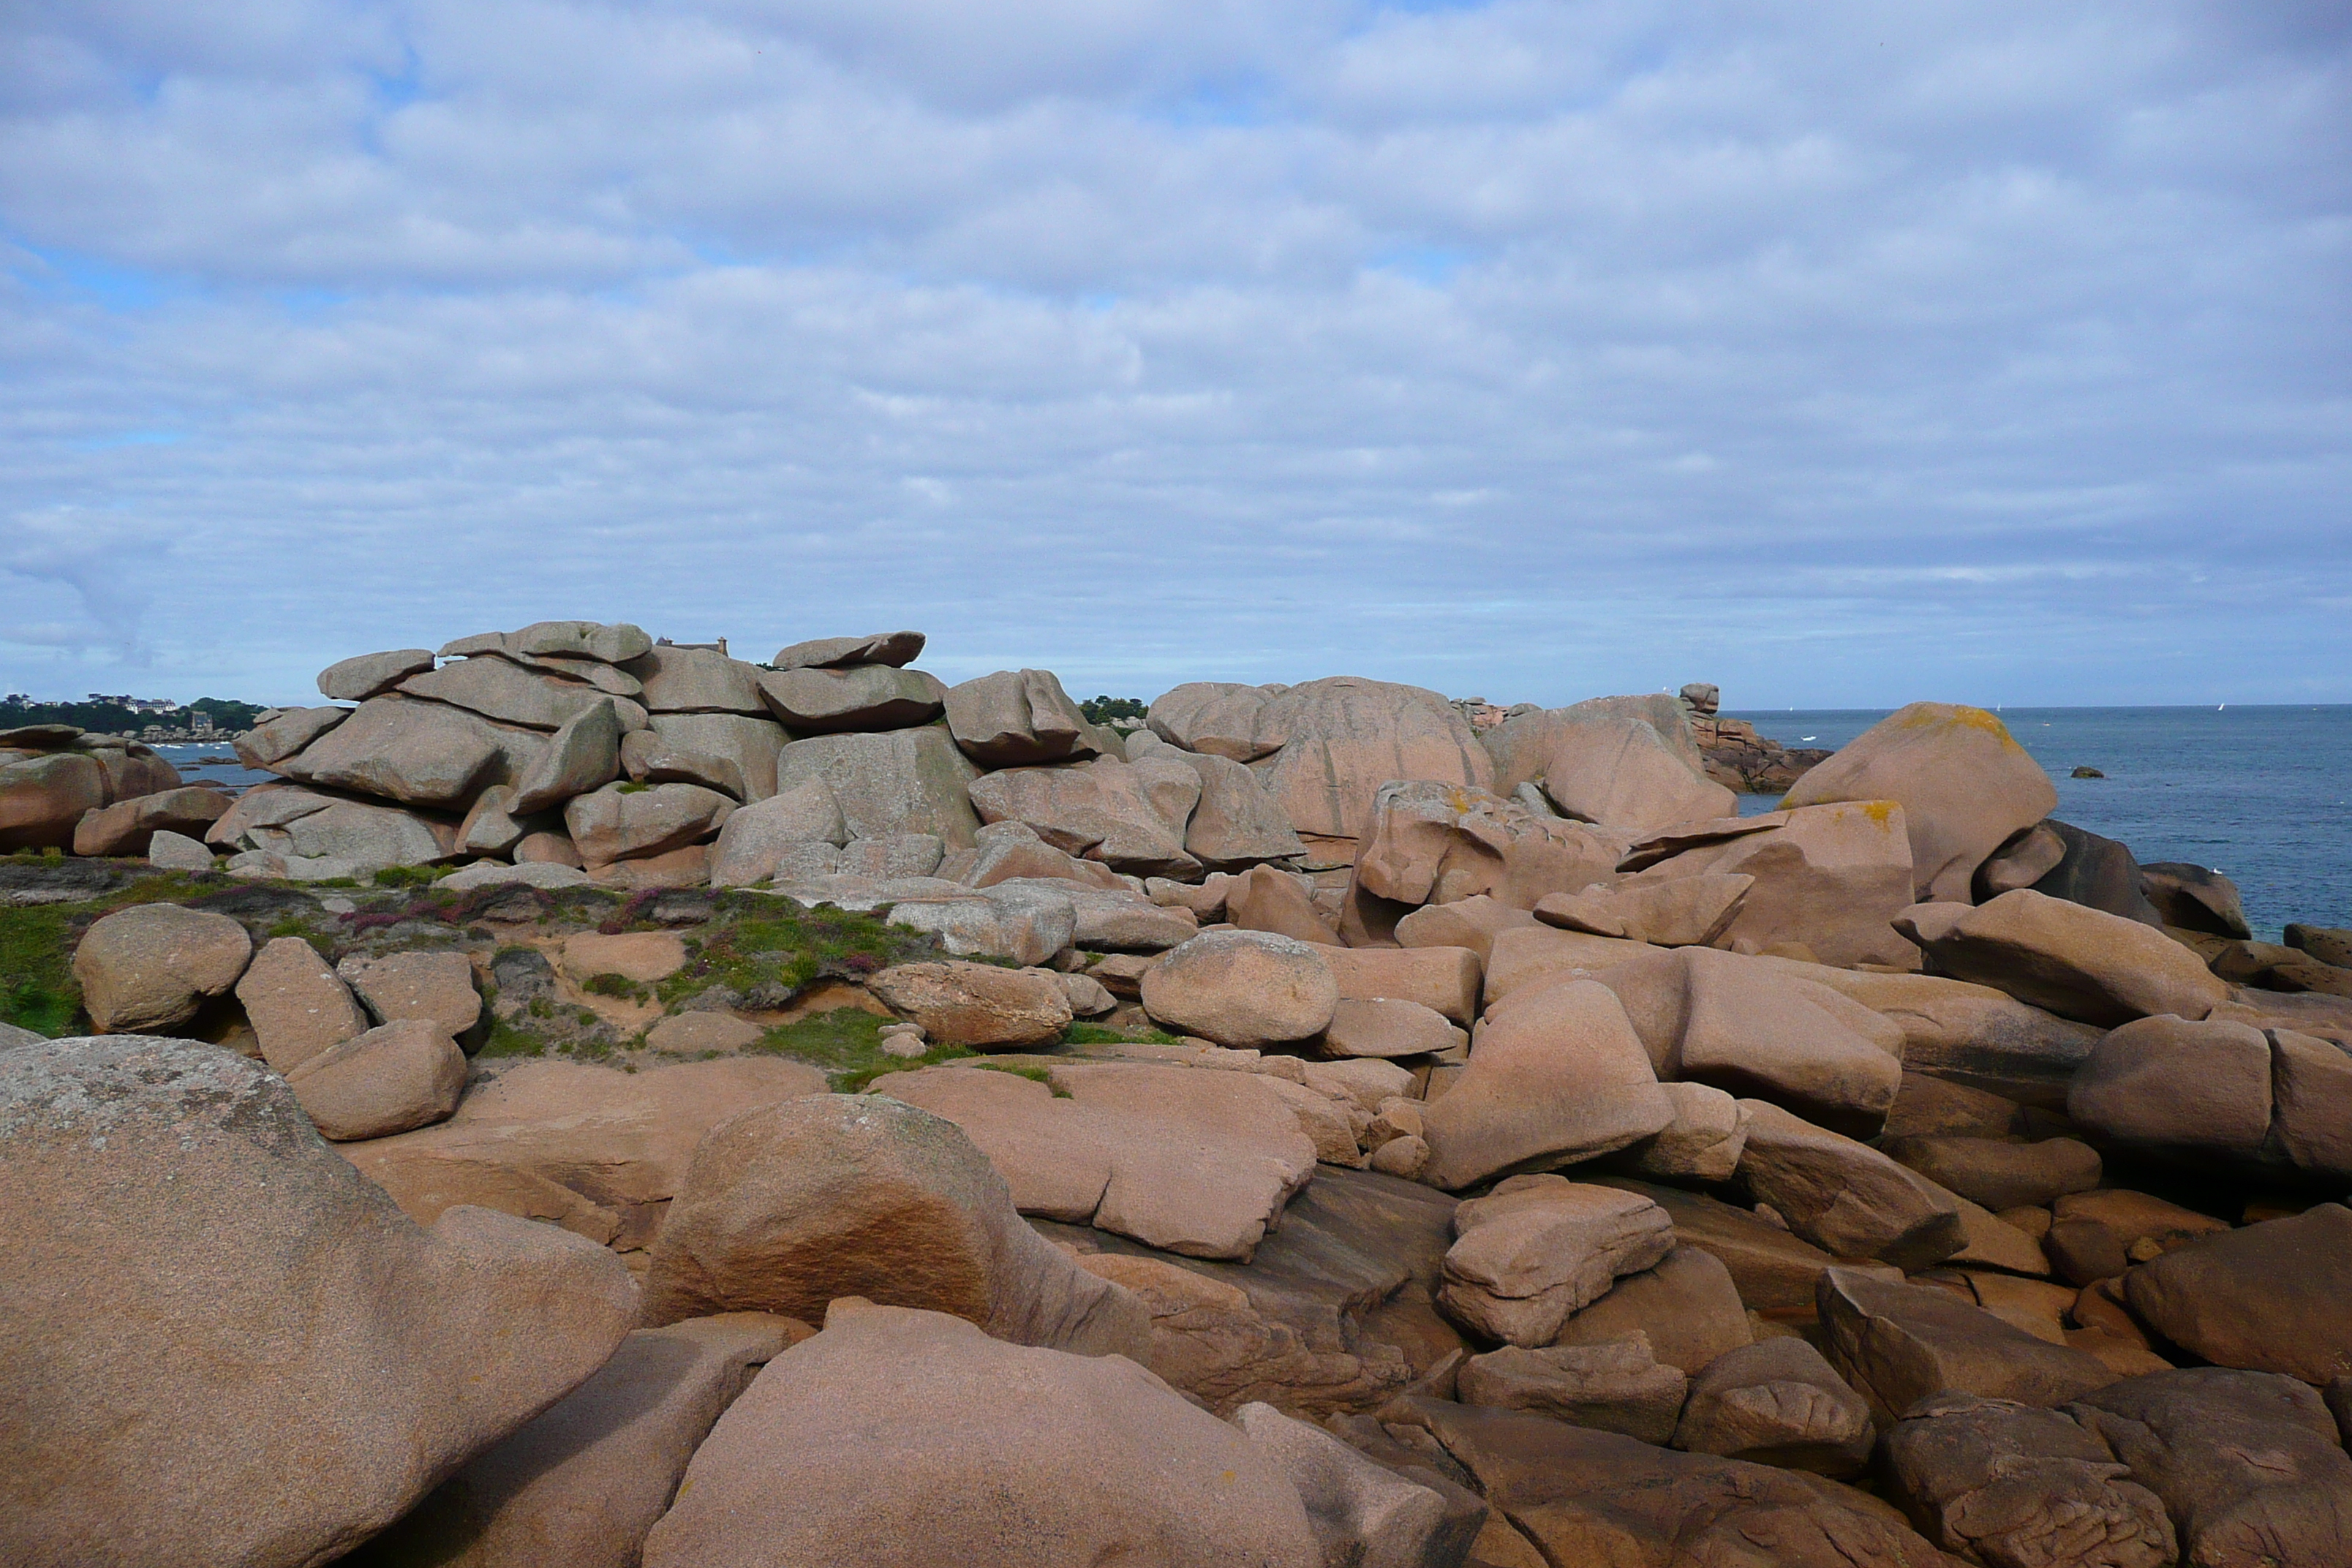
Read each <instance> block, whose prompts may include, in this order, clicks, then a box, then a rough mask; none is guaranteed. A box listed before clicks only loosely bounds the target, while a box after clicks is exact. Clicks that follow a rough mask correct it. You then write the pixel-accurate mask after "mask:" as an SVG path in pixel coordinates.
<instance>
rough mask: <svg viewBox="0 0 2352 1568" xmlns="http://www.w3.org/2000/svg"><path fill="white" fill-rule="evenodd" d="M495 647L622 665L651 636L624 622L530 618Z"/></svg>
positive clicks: (524, 654)
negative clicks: (540, 619)
mask: <svg viewBox="0 0 2352 1568" xmlns="http://www.w3.org/2000/svg"><path fill="white" fill-rule="evenodd" d="M498 646H499V647H501V648H504V649H506V650H508V651H509V652H512V653H516V654H520V655H521V656H522V657H524V658H556V659H566V660H579V661H594V662H597V663H601V664H626V663H627V662H628V661H629V660H631V659H633V658H637V657H639V656H640V655H642V654H644V653H645V652H646V650H647V649H648V648H651V647H653V646H654V639H653V638H652V637H649V636H647V635H646V631H645V629H644V628H643V627H640V626H631V625H630V624H629V623H628V622H626V621H611V622H605V621H533V622H532V623H531V624H530V625H529V626H524V627H523V628H522V629H521V630H520V631H511V632H508V633H507V634H506V635H505V636H503V637H499V638H498ZM441 657H442V658H451V657H453V655H452V652H451V649H450V648H448V647H445V648H443V649H442V650H441Z"/></svg>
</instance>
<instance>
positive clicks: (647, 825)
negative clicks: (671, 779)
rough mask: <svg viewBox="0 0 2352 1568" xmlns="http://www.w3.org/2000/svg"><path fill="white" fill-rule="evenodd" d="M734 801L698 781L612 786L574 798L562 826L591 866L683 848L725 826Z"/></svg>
mask: <svg viewBox="0 0 2352 1568" xmlns="http://www.w3.org/2000/svg"><path fill="white" fill-rule="evenodd" d="M735 809H736V807H735V803H734V802H733V801H731V800H730V799H728V798H727V796H725V795H721V794H719V792H718V791H717V790H715V789H704V788H703V787H702V786H701V785H699V784H650V785H647V786H646V787H644V788H635V787H634V786H632V787H629V788H623V787H622V786H619V785H612V786H608V787H606V788H604V789H600V790H595V791H593V792H592V793H590V794H587V795H578V796H575V797H574V798H573V799H572V801H571V803H570V804H569V805H565V806H564V808H563V826H564V828H565V830H566V831H567V832H569V833H570V834H571V835H572V843H573V844H575V845H577V846H578V847H579V849H580V858H581V859H582V860H583V861H585V862H586V863H587V866H588V868H589V869H590V870H592V871H593V870H595V869H596V868H599V867H602V866H609V865H611V864H613V863H614V861H616V860H642V859H646V858H651V857H653V856H656V855H660V854H664V853H667V851H669V850H672V849H682V848H684V847H687V846H688V845H690V844H693V843H694V842H696V841H697V840H698V839H700V838H702V837H706V836H708V835H709V834H712V833H714V832H716V831H718V830H719V828H720V827H722V826H725V825H726V822H727V819H728V818H729V817H730V816H733V815H734V813H735Z"/></svg>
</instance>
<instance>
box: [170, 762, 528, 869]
mask: <svg viewBox="0 0 2352 1568" xmlns="http://www.w3.org/2000/svg"><path fill="white" fill-rule="evenodd" d="M457 826H458V823H457V819H456V818H454V817H449V816H433V815H428V814H425V813H422V812H415V811H408V810H404V809H403V808H401V807H399V806H393V805H380V804H377V803H373V802H370V801H365V800H359V799H354V798H352V797H351V796H347V795H335V794H331V793H328V792H326V791H323V790H314V789H309V788H306V787H304V786H302V785H299V784H256V785H255V786H254V787H253V788H251V789H249V790H247V791H246V792H245V793H244V794H243V795H239V796H237V799H236V805H233V806H231V807H230V808H229V809H228V812H227V814H226V816H223V817H221V819H220V820H219V821H217V822H215V823H214V824H213V825H212V827H211V829H210V830H209V831H208V832H206V833H205V842H206V843H208V844H213V845H215V846H218V847H221V848H223V849H225V850H227V851H229V852H230V853H232V854H234V853H235V852H236V851H238V850H241V849H252V850H261V851H264V852H266V853H268V854H271V855H276V856H281V857H285V858H297V857H299V858H306V859H309V858H333V859H339V860H342V861H345V862H347V863H348V864H349V867H350V869H348V870H346V871H344V872H343V873H341V874H342V875H345V876H350V875H354V874H357V873H358V872H360V871H362V870H366V871H373V870H376V869H380V868H383V867H386V866H429V865H432V864H433V863H435V862H436V861H439V860H444V859H446V858H448V857H449V856H450V855H452V854H454V853H455V852H456V850H457ZM517 852H518V853H520V847H518V851H517Z"/></svg>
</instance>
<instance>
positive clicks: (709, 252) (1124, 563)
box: [0, 0, 2352, 705]
mask: <svg viewBox="0 0 2352 1568" xmlns="http://www.w3.org/2000/svg"><path fill="white" fill-rule="evenodd" d="M2347 110H2352V28H2347V26H2344V25H2343V23H2342V20H2341V17H2340V16H2338V15H2337V13H2336V10H2335V9H2334V8H2330V7H2323V6H2317V5H2287V4H2273V5H2227V6H2225V5H2220V4H2218V3H2212V4H2208V3H2206V0H2159V3H2158V4H2155V5H2130V6H2126V5H2122V4H2120V3H2112V4H2093V5H2087V6H2075V7H2069V8H2063V9H2059V10H2054V11H2053V10H2052V9H2051V8H2048V7H2038V6H2029V5H2021V4H1995V5H1966V6H1963V5H1956V4H1954V5H1946V4H1929V5H1919V6H1914V7H1906V8H1904V9H1902V10H1900V11H1889V10H1887V9H1886V8H1885V7H1883V6H1863V5H1856V4H1852V3H1849V0H1829V3H1827V4H1824V5H1819V6H1812V7H1799V8H1790V7H1784V6H1766V5H1759V4H1755V3H1753V0H1714V3H1710V4H1702V5H1697V6H1690V7H1677V8H1673V9H1671V10H1670V9H1668V8H1666V7H1663V6H1660V5H1655V4H1654V3H1648V4H1637V3H1633V0H1596V3H1594V4H1590V5H1575V6H1568V5H1557V4H1538V3H1534V0H1492V3H1490V4H1483V5H1480V4H1470V5H1444V6H1438V7H1430V8H1410V9H1409V8H1401V7H1386V6H1380V5H1365V4H1360V3H1356V0H1301V3H1299V4H1296V5H1285V6H1279V7H1270V6H1264V5H1235V4H1220V3H1212V4H1206V5H1203V4H1198V3H1195V4H1188V5H1175V4H1173V3H1172V0H1171V3H1165V4H1163V3H1160V0H1111V3H1108V4H1090V5H1079V4H1076V0H1034V3H1032V4H1027V5H1007V6H999V7H993V8H985V9H976V8H973V7H971V6H968V5H950V4H946V3H944V0H887V3H885V4H877V5H868V6H862V7H852V6H842V5H819V4H815V3H814V0H770V3H753V0H665V3H662V4H656V5H617V4H590V3H585V0H530V3H529V4H524V5H513V6H503V7H488V8H485V7H481V6H478V5H456V4H453V3H449V0H415V3H402V0H386V3H382V4H329V3H325V0H317V3H305V0H225V3H224V5H221V6H219V7H216V8H214V9H212V10H209V11H208V12H207V21H206V24H205V26H202V27H196V26H190V25H187V24H186V23H185V22H184V19H183V18H182V17H181V14H180V13H178V12H176V11H174V10H173V8H171V7H168V6H155V5H152V4H144V3H142V4H127V3H116V4H92V5H78V6H73V7H51V8H21V7H20V8H17V9H16V10H13V11H9V12H6V13H5V15H0V355H5V358H6V363H9V364H10V365H11V366H12V373H13V374H11V375H10V376H9V377H7V378H5V379H0V420H4V421H5V429H6V431H7V436H6V437H5V440H6V447H5V450H6V452H7V454H8V456H7V458H6V463H7V471H8V474H9V480H10V483H9V498H10V504H11V505H13V506H15V507H16V508H17V509H19V510H16V511H14V512H12V513H7V514H0V563H8V564H6V566H5V570H7V571H9V572H10V573H12V574H15V575H14V577H13V578H11V579H8V580H5V581H0V587H5V589H7V590H8V591H9V592H10V593H11V595H12V596H13V597H15V598H16V599H18V600H20V601H22V602H23V603H24V604H25V605H26V606H27V607H26V609H24V610H23V611H22V612H21V613H18V614H15V615H11V616H6V617H0V679H5V681H7V682H8V683H10V684H23V683H26V682H34V681H39V680H43V679H51V680H52V683H53V684H59V685H61V686H62V685H70V684H71V680H72V679H79V676H78V674H76V675H73V676H71V677H70V678H69V677H68V673H67V672H66V670H65V669H64V668H63V667H60V666H59V665H58V660H59V659H61V658H63V659H68V660H78V661H81V662H83V663H95V664H99V665H103V664H104V663H105V662H107V661H111V660H126V659H134V658H152V665H151V668H152V670H153V675H152V680H154V681H159V682H168V683H171V686H172V689H173V692H174V693H175V694H178V695H183V696H193V695H195V694H196V691H197V690H198V689H203V690H205V691H227V690H231V689H236V690H240V691H243V692H245V693H247V694H248V695H252V696H255V697H257V698H279V699H285V698H292V697H296V696H299V695H300V694H301V693H302V692H303V691H304V690H305V689H307V688H308V686H309V675H310V672H311V671H312V670H315V669H316V668H319V667H320V666H321V665H323V664H325V663H327V662H328V661H330V660H331V659H333V658H340V657H342V656H344V655H346V654H350V653H354V652H359V651H363V650H364V649H365V648H368V647H389V646H407V645H414V644H417V643H424V644H427V645H431V644H436V643H438V642H439V641H441V640H444V639H446V637H452V636H456V635H457V634H459V633H462V632H466V631H471V630H476V629H481V628H484V627H488V626H512V625H518V624H520V623H522V622H524V621H528V620H531V619H536V618H540V617H542V616H574V615H589V616H613V617H618V618H628V619H635V620H637V621H640V622H642V623H644V624H646V625H647V626H651V627H653V628H654V629H655V630H656V631H657V632H660V633H663V634H665V635H673V636H677V637H682V638H686V639H688V640H698V639H699V638H701V637H707V636H711V635H718V634H721V633H723V634H725V635H727V636H729V637H730V638H731V639H733V640H734V641H735V643H736V644H737V646H739V647H751V648H752V649H754V651H755V652H761V653H763V652H765V651H767V648H766V646H764V645H769V644H773V645H779V646H780V645H782V643H784V642H787V641H792V640H795V639H797V638H799V637H805V636H816V635H824V634H828V633H833V632H839V631H862V630H866V629H872V628H873V627H877V626H884V625H886V624H887V625H894V626H895V625H900V624H915V625H919V626H924V627H925V628H926V629H928V630H929V631H930V632H931V633H932V636H933V648H934V652H933V654H932V655H931V656H930V658H929V659H928V661H927V662H929V664H930V665H932V667H934V668H937V669H939V670H940V672H941V673H942V674H944V675H947V676H950V677H961V676H966V675H971V674H977V673H981V672H982V671H984V670H987V669H990V668H1002V667H1004V666H1008V665H1014V664H1027V665H1043V666H1047V667H1050V668H1058V669H1060V670H1062V671H1063V672H1064V673H1065V675H1066V677H1067V678H1068V679H1069V680H1070V682H1071V683H1072V684H1073V686H1074V687H1076V686H1085V687H1086V688H1087V689H1088V690H1089V691H1092V690H1097V689H1124V690H1129V691H1133V692H1135V693H1137V694H1139V695H1145V696H1150V695H1152V694H1153V693H1155V692H1156V691H1157V690H1159V689H1162V688H1164V686H1166V685H1168V684H1171V683H1172V682H1173V681H1175V680H1178V679H1192V678H1225V679H1304V678H1307V677H1310V676H1313V675H1318V674H1325V673H1334V672H1339V671H1354V672H1359V673H1366V674H1374V675H1381V676H1386V677H1390V678H1394V679H1413V680H1420V681H1424V682H1427V683H1430V684H1433V685H1438V686H1441V687H1444V688H1445V689H1449V690H1452V691H1454V692H1456V693H1457V694H1463V695H1470V694H1477V695H1486V696H1489V697H1492V698H1494V699H1496V700H1520V699H1536V700H1547V701H1556V700H1568V699H1571V698H1574V697H1579V696H1583V695H1589V694H1591V693H1593V692H1597V691H1601V690H1608V689H1654V688H1656V687H1659V686H1663V685H1668V684H1675V683H1679V682H1680V681H1682V680H1684V679H1695V678H1704V679H1717V680H1719V681H1721V682H1722V683H1723V684H1724V685H1725V687H1726V689H1727V695H1728V698H1729V700H1731V701H1732V702H1733V703H1734V704H1735V705H1736V704H1738V703H1740V702H1743V701H1753V702H1757V703H1759V704H1761V703H1773V704H1780V703H1787V702H1816V703H1855V704H1891V703H1894V702H1897V701H1900V700H1906V699H1908V698H1911V697H1917V696H1934V697H1959V698H1981V699H1983V700H2005V701H2010V702H2022V701H2027V700H2042V701H2100V700H2223V699H2226V700H2232V701H2245V700H2256V699H2258V698H2259V697H2261V696H2262V695H2263V694H2265V693H2269V694H2274V695H2282V696H2293V697H2295V698H2298V699H2302V700H2311V699H2314V698H2333V699H2335V700H2352V674H2347V673H2345V672H2346V671H2347V670H2352V661H2347V658H2346V657H2345V656H2346V655H2347V653H2352V635H2347V632H2346V630H2345V629H2344V622H2343V619H2342V616H2341V614H2340V609H2339V608H2336V607H2334V606H2340V604H2341V602H2342V601H2343V600H2344V599H2345V598H2346V597H2347V595H2352V559H2347V557H2352V528H2348V527H2347V521H2352V520H2347V517H2346V515H2345V512H2344V505H2343V500H2342V498H2343V497H2344V496H2345V495H2346V494H2347V493H2352V487H2347V479H2352V395H2347V384H2346V373H2345V369H2344V367H2345V366H2346V365H2347V363H2352V353H2347V351H2352V341H2347V340H2348V339H2352V331H2347V316H2346V312H2345V311H2344V310H2343V309H2342V283H2343V279H2344V278H2345V276H2347V259H2352V258H2347V250H2352V186H2347V182H2348V181H2352V174H2347V171H2352V114H2347ZM59 520H71V521H70V522H69V523H68V522H61V521H59ZM91 520H100V521H98V522H93V521H91ZM59 552H64V553H59ZM19 562H33V563H49V564H47V565H38V566H37V567H27V566H23V565H19V564H16V563H19ZM58 563H64V564H58ZM2287 648H2294V649H2296V650H2298V653H2297V656H2296V657H2295V658H2292V659H2282V658H2281V653H2282V650H2284V649H2287ZM52 678H54V679H52ZM183 688H184V689H183Z"/></svg>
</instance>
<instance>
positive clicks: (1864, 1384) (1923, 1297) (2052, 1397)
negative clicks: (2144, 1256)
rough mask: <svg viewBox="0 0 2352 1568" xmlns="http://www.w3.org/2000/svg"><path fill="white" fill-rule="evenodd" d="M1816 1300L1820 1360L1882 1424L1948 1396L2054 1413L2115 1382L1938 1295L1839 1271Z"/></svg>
mask: <svg viewBox="0 0 2352 1568" xmlns="http://www.w3.org/2000/svg"><path fill="white" fill-rule="evenodd" d="M1817 1290H1818V1295H1817V1299H1816V1304H1817V1305H1818V1307H1819V1308H1820V1310H1821V1321H1822V1352H1823V1354H1825V1355H1826V1356H1827V1357H1828V1359H1829V1363H1830V1364H1831V1365H1832V1367H1834V1368H1836V1370H1837V1373H1838V1375H1839V1376H1841V1377H1843V1379H1845V1381H1846V1383H1847V1384H1850V1385H1851V1386H1852V1387H1853V1390H1854V1392H1855V1393H1857V1394H1861V1395H1862V1396H1863V1397H1864V1399H1866V1400H1868V1401H1869V1402H1870V1407H1871V1411H1872V1414H1873V1415H1875V1416H1876V1417H1877V1418H1878V1419H1879V1420H1880V1421H1881V1422H1883V1423H1891V1422H1892V1421H1894V1420H1895V1418H1896V1417H1898V1416H1900V1415H1903V1414H1904V1413H1906V1411H1908V1410H1909V1409H1910V1408H1911V1407H1912V1406H1913V1405H1916V1404H1917V1403H1918V1402H1919V1401H1920V1400H1922V1399H1925V1398H1926V1397H1927V1395H1929V1394H1937V1393H1941V1392H1944V1391H1946V1390H1955V1391H1958V1392H1959V1393H1962V1394H1982V1395H1983V1396H1985V1397H1986V1398H1989V1399H2013V1400H2016V1401H2018V1402H2019V1403H2021V1404H2024V1405H2058V1404H2063V1402H2065V1401H2066V1400H2069V1399H2073V1398H2075V1397H2077V1396H2078V1395H2080V1394H2087V1393H2088V1392H2090V1391H2091V1390H2092V1389H2095V1388H2103V1387H2105V1385H2106V1384H2110V1383H2113V1382H2114V1381H2115V1380H2116V1374H2115V1373H2113V1372H2111V1371H2109V1370H2108V1369H2107V1367H2106V1366H2105V1365H2104V1364H2103V1363H2100V1362H2099V1361H2097V1360H2096V1359H2095V1358H2094V1357H2092V1356H2089V1355H2086V1354H2084V1352H2081V1351H2077V1350H2072V1349H2069V1348H2068V1347H2067V1346H2065V1345H2061V1344H2052V1343H2050V1342H2047V1341H2044V1340H2041V1339H2037V1338H2035V1337H2034V1336H2033V1335H2032V1334H2030V1333H2027V1332H2026V1331H2024V1330H2022V1329H2020V1328H2017V1327H2015V1326H2013V1325H2011V1324H2010V1323H2008V1322H2006V1321H2003V1320H2001V1319H2000V1318H1997V1317H1995V1316H1993V1314H1992V1313H1990V1312H1988V1311H1986V1310H1984V1309H1982V1308H1981V1307H1975V1306H1971V1305H1969V1303H1967V1302H1965V1301H1962V1300H1959V1299H1958V1298H1957V1297H1955V1296H1953V1295H1951V1294H1949V1293H1948V1292H1947V1291H1943V1290H1939V1289H1936V1288H1935V1287H1934V1286H1932V1285H1915V1284H1911V1283H1908V1282H1906V1281H1902V1280H1893V1279H1868V1278H1865V1277H1864V1276H1862V1275H1860V1274H1857V1273H1855V1272H1854V1271H1853V1270H1851V1269H1845V1268H1832V1269H1830V1270H1828V1271H1827V1272H1826V1273H1824V1274H1823V1275H1822V1279H1821V1284H1820V1285H1819V1286H1818V1287H1817Z"/></svg>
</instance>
